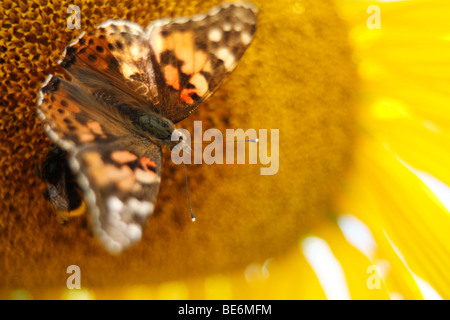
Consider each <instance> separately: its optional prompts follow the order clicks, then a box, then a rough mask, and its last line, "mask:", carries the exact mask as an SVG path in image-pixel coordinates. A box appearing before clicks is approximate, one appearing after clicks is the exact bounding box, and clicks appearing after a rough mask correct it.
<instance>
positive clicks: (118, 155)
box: [111, 150, 138, 164]
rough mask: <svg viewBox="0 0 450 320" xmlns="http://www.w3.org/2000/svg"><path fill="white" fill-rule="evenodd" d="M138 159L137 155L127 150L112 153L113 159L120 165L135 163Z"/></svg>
mask: <svg viewBox="0 0 450 320" xmlns="http://www.w3.org/2000/svg"><path fill="white" fill-rule="evenodd" d="M137 158H138V157H137V156H136V155H135V154H132V153H131V152H130V151H126V150H118V151H114V152H113V153H111V159H112V160H113V161H114V162H116V163H120V164H124V163H128V162H132V161H135V160H136V159H137Z"/></svg>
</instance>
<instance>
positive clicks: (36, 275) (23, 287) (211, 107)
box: [0, 0, 450, 299]
mask: <svg viewBox="0 0 450 320" xmlns="http://www.w3.org/2000/svg"><path fill="white" fill-rule="evenodd" d="M219 3H221V1H215V0H208V1H202V2H199V1H183V2H181V3H179V2H178V1H174V0H167V1H157V0H155V1H151V0H149V1H136V0H129V1H107V2H105V1H100V0H92V1H81V2H80V3H79V4H78V3H77V5H78V6H79V8H80V10H81V11H80V13H81V15H80V18H81V21H80V22H81V23H80V24H81V28H82V29H69V28H67V24H66V23H67V19H68V18H69V16H70V13H68V12H67V8H68V7H69V6H70V5H72V4H73V3H71V2H66V1H58V0H34V1H31V2H30V1H21V0H19V1H14V2H13V1H10V0H3V1H2V5H1V6H0V12H1V15H2V17H5V18H4V19H3V20H2V21H1V22H0V33H1V34H0V61H1V65H0V73H1V75H2V77H1V79H0V81H1V84H0V86H1V88H2V93H3V95H2V97H1V100H0V101H1V102H0V128H1V131H0V132H1V135H0V148H1V151H2V152H1V154H0V165H1V168H2V172H3V175H2V177H1V179H0V198H1V202H0V203H1V209H2V212H3V214H2V215H1V216H0V256H1V259H0V273H1V277H0V296H1V297H4V298H12V299H22V298H25V299H30V298H31V299H32V298H34V299H46V298H53V299H54V298H57V299H59V298H61V299H104V298H114V299H422V298H432V299H433V298H447V297H448V296H449V293H448V292H449V291H450V285H449V284H450V281H449V279H448V277H447V276H446V272H445V271H446V270H445V267H446V266H447V265H448V264H449V263H448V262H449V261H448V260H449V257H450V255H449V246H448V245H447V241H446V240H447V237H446V234H447V232H446V231H447V230H448V229H449V228H448V227H449V224H450V217H449V216H448V209H449V203H448V194H449V192H448V187H447V185H448V184H449V183H450V181H449V180H450V174H449V172H448V170H447V169H446V167H445V166H444V163H446V162H447V161H446V160H445V159H446V157H448V152H446V149H445V146H446V145H448V132H447V129H446V126H448V124H449V122H448V119H447V118H446V114H448V113H446V112H445V108H446V101H447V96H446V91H445V89H444V86H443V85H444V80H445V72H446V69H445V65H446V64H445V62H446V61H447V60H446V57H447V56H448V52H447V50H446V48H447V42H448V39H449V38H448V37H449V34H448V33H446V31H445V30H446V29H445V26H444V23H445V21H446V20H445V15H444V12H446V10H445V9H448V5H445V1H443V0H440V1H438V0H436V1H433V0H431V1H430V0H428V1H426V2H425V1H401V2H386V1H383V2H377V1H370V2H368V1H356V0H355V1H344V0H335V1H331V0H327V1H314V0H301V1H300V0H277V1H262V0H261V1H254V3H255V4H256V5H257V6H258V8H259V15H258V28H257V31H256V34H255V39H254V41H253V43H252V44H251V46H250V48H249V49H248V51H247V52H246V54H245V55H244V57H243V58H242V61H241V62H240V64H239V66H238V67H237V69H236V71H235V72H233V74H232V75H231V76H230V77H229V79H227V81H226V82H225V83H224V84H223V85H222V86H221V87H220V88H219V90H218V91H217V92H216V93H215V94H214V96H212V97H211V98H210V99H208V101H206V102H205V103H204V105H202V107H200V108H199V109H198V110H197V111H196V112H195V113H194V114H193V115H192V116H191V117H189V118H188V119H186V120H184V121H183V122H181V123H180V126H181V127H183V128H186V129H188V130H191V129H192V127H193V121H194V120H201V121H202V125H203V129H204V130H205V129H207V128H218V129H220V130H221V131H224V130H225V129H227V128H243V129H248V128H256V129H260V128H261V129H279V132H280V144H279V171H278V173H277V174H275V175H273V176H262V175H260V170H259V169H260V167H262V166H264V165H263V164H260V165H245V166H243V165H222V166H221V165H212V166H206V165H202V166H200V165H191V166H188V175H189V179H190V181H189V186H190V190H191V192H190V193H191V200H192V206H193V207H194V208H195V211H196V217H197V221H196V222H195V223H194V224H193V223H191V221H190V216H189V214H188V212H189V209H188V207H187V199H186V196H185V192H184V191H185V189H184V188H185V186H184V181H185V180H184V172H183V170H182V169H181V170H180V168H179V167H178V166H175V165H174V164H172V163H171V162H170V157H169V156H167V155H166V157H165V159H164V160H165V164H164V168H163V176H162V182H161V190H160V194H159V195H158V201H157V205H156V210H155V213H154V216H153V217H152V219H150V221H149V222H148V225H147V227H146V230H145V233H144V238H143V240H142V241H141V243H139V244H138V245H136V246H135V247H133V248H131V249H130V250H129V251H127V252H125V253H123V254H121V255H120V256H110V255H108V254H107V253H105V252H104V251H103V249H102V248H101V247H100V246H99V245H98V243H97V242H96V241H95V239H93V238H92V236H91V235H90V233H89V229H88V228H87V227H86V219H85V217H84V216H81V217H75V218H73V219H71V220H70V221H69V223H67V224H65V225H60V224H59V223H58V222H57V221H56V218H55V216H54V213H53V212H52V210H51V206H50V205H49V203H48V202H47V201H46V200H45V199H44V197H43V196H42V194H43V192H44V190H45V185H44V184H43V183H42V181H40V180H39V179H38V178H37V177H36V175H35V168H36V165H37V164H38V163H39V161H41V159H42V157H43V154H44V152H45V151H46V150H47V149H48V148H49V147H50V142H49V141H48V139H47V138H46V137H45V135H44V134H43V130H42V124H41V123H40V122H39V121H38V120H37V118H36V117H35V115H34V111H35V109H36V106H35V103H36V99H37V90H38V89H39V87H40V85H41V83H42V82H43V81H44V80H45V77H46V75H47V74H49V73H54V74H58V73H59V72H60V70H59V69H58V68H57V61H58V60H59V59H60V56H61V54H62V52H63V50H64V47H65V45H67V44H68V43H69V42H70V41H72V40H73V39H75V38H76V37H77V36H78V35H79V34H80V33H81V30H92V29H93V28H94V27H95V25H97V24H99V23H101V22H103V21H104V20H106V19H108V18H120V19H128V20H131V21H134V22H137V23H139V24H141V25H143V26H145V25H147V24H148V23H149V22H151V21H152V20H154V19H156V18H160V17H170V16H172V17H175V16H183V15H191V14H194V13H197V12H203V11H205V10H208V9H209V8H211V7H213V6H215V5H217V4H219ZM369 6H370V9H369ZM377 19H379V20H377ZM378 23H379V24H378ZM378 27H379V28H378ZM73 265H76V266H78V267H79V268H80V270H81V289H74V290H69V289H67V286H66V284H67V283H66V280H67V279H68V277H69V275H70V274H68V273H67V270H68V267H70V266H73Z"/></svg>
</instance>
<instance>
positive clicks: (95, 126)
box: [86, 121, 103, 135]
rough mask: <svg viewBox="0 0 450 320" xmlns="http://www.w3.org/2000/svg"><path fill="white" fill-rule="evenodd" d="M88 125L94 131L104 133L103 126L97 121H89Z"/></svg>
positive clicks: (99, 133)
mask: <svg viewBox="0 0 450 320" xmlns="http://www.w3.org/2000/svg"><path fill="white" fill-rule="evenodd" d="M86 125H87V126H88V128H89V129H91V131H92V132H93V133H95V134H98V135H103V131H102V127H101V125H100V123H98V122H97V121H89V122H88V123H87V124H86Z"/></svg>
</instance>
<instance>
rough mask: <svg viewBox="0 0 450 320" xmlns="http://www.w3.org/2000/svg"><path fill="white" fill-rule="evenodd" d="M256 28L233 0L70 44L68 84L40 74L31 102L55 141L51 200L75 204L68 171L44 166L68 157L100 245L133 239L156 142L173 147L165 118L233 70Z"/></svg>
mask: <svg viewBox="0 0 450 320" xmlns="http://www.w3.org/2000/svg"><path fill="white" fill-rule="evenodd" d="M255 28H256V9H255V8H254V7H253V6H252V5H249V4H241V3H233V4H226V5H223V6H221V7H218V8H216V9H213V10H211V11H210V12H208V13H207V14H199V15H195V16H192V17H187V18H177V19H160V20H156V21H154V22H153V23H152V24H151V25H150V26H149V27H148V28H147V29H146V30H145V31H144V30H143V29H142V28H141V27H140V26H139V25H137V24H134V23H131V22H129V21H125V20H108V21H105V22H104V23H102V24H101V25H99V26H98V27H97V29H96V30H95V31H94V32H93V33H89V34H84V33H83V34H82V35H81V36H80V37H79V38H78V39H77V40H76V41H74V42H73V43H71V44H69V45H68V46H67V47H66V50H65V54H64V56H63V58H62V60H61V61H60V65H61V66H62V67H63V68H64V69H65V71H66V72H67V73H68V74H69V75H70V77H71V81H67V80H64V79H61V78H59V77H55V76H53V75H49V76H48V77H47V80H46V81H45V83H44V85H43V86H42V87H41V89H40V90H39V99H38V106H39V109H38V110H37V113H38V116H39V118H40V119H41V120H42V121H44V122H45V123H46V125H45V132H46V134H47V135H48V137H49V138H50V139H51V140H52V141H53V142H54V143H55V144H56V145H57V147H58V149H57V150H56V151H52V152H53V153H54V154H49V156H47V160H48V161H47V162H46V163H44V165H43V166H42V167H43V170H41V176H42V178H43V179H44V181H46V182H47V195H48V197H49V198H50V201H51V202H52V204H53V206H54V207H55V208H56V209H58V210H61V211H64V210H71V207H73V206H76V203H77V201H78V199H77V196H76V193H73V192H72V191H73V190H74V189H75V187H74V186H73V185H71V183H72V182H71V178H70V177H71V176H70V175H69V176H68V175H67V174H66V173H65V172H59V171H58V170H59V169H58V167H57V166H56V168H55V167H54V164H53V162H54V160H55V159H56V160H57V161H56V162H58V161H61V160H60V159H61V158H62V157H65V154H64V153H67V161H68V164H69V167H70V171H71V173H70V174H72V176H73V177H75V178H76V184H77V186H78V187H79V188H80V190H81V191H82V194H83V198H84V200H85V203H86V205H87V210H88V213H89V215H88V216H89V222H90V226H91V228H92V230H93V233H94V235H95V236H96V237H97V238H98V239H99V240H100V243H101V244H102V245H103V246H104V247H105V248H106V250H108V251H109V252H110V253H119V252H121V251H122V250H124V249H126V248H128V247H130V246H131V245H133V244H135V243H136V242H138V241H139V240H140V238H141V236H142V229H143V226H144V225H145V222H146V221H147V219H148V218H149V217H150V216H151V214H152V212H153V208H154V205H155V202H156V198H157V193H158V189H159V183H160V176H161V166H162V153H161V152H162V151H161V148H162V147H167V148H168V149H172V148H173V147H174V146H175V145H176V144H178V143H179V141H172V140H171V137H172V134H173V133H174V132H175V133H178V134H179V139H180V140H182V139H183V136H182V135H181V133H179V132H177V131H176V129H175V127H174V123H177V122H179V121H181V120H183V119H184V118H186V117H188V116H189V114H190V113H191V112H192V111H193V110H195V109H196V108H197V107H198V106H199V105H200V104H201V103H202V102H203V101H204V100H205V99H206V98H208V97H209V96H210V95H211V94H212V93H213V92H214V90H216V89H217V87H218V86H219V84H220V83H221V82H222V81H223V79H224V78H225V77H226V76H227V75H228V74H229V73H230V72H231V71H232V70H233V69H234V68H235V67H236V64H237V62H238V61H239V59H240V58H241V57H242V55H243V54H244V52H245V50H246V49H247V47H248V46H249V44H250V42H251V41H252V39H253V34H254V32H255ZM61 168H62V169H61V170H63V169H64V168H63V167H61ZM42 173H43V174H42Z"/></svg>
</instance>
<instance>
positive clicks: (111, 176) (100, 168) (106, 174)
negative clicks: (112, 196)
mask: <svg viewBox="0 0 450 320" xmlns="http://www.w3.org/2000/svg"><path fill="white" fill-rule="evenodd" d="M84 160H85V161H86V163H87V164H88V169H89V173H90V175H91V176H92V177H93V179H94V180H95V182H96V183H97V184H98V186H99V187H103V186H106V185H108V184H110V183H116V184H117V186H118V187H119V188H120V189H122V190H125V191H127V190H129V189H130V188H132V187H133V185H134V184H135V182H136V177H135V175H134V173H133V171H132V170H131V169H130V168H129V167H128V166H126V165H122V166H121V167H119V168H118V167H116V166H115V165H112V164H105V163H104V162H103V160H102V158H101V155H100V153H98V152H94V151H91V152H88V153H86V154H85V155H84Z"/></svg>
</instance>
